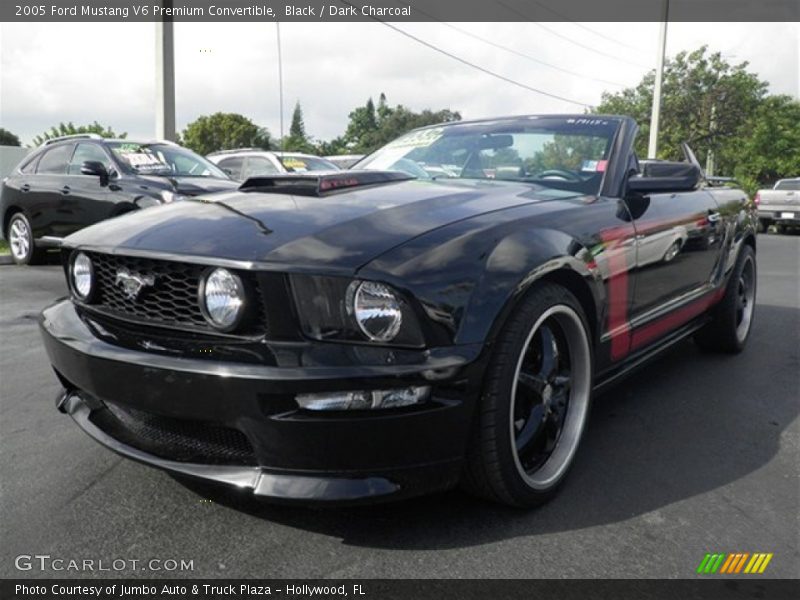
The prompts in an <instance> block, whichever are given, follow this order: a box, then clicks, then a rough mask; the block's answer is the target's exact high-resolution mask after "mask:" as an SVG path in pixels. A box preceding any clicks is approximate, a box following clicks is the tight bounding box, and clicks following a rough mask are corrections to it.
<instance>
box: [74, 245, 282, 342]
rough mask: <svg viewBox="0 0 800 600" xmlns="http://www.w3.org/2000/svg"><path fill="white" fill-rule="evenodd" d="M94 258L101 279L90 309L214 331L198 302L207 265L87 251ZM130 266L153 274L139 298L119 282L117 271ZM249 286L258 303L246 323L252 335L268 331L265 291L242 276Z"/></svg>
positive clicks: (149, 274) (134, 271) (133, 271)
mask: <svg viewBox="0 0 800 600" xmlns="http://www.w3.org/2000/svg"><path fill="white" fill-rule="evenodd" d="M87 254H88V255H89V257H90V258H91V260H92V264H93V266H94V272H95V277H96V282H97V296H96V297H95V298H94V300H93V302H92V304H91V305H90V308H92V309H94V310H100V311H101V312H104V313H107V314H110V315H111V316H118V317H123V318H126V319H129V320H135V321H140V322H145V323H149V324H153V325H156V326H159V325H160V326H166V327H178V328H188V329H196V330H202V331H214V329H213V328H212V327H211V326H210V325H209V324H208V322H207V321H206V320H205V318H204V317H203V313H202V312H201V311H200V306H199V304H198V296H197V292H198V287H199V285H200V279H201V277H202V276H203V272H204V271H205V270H206V268H207V267H205V266H203V265H197V264H191V263H181V262H174V261H167V260H155V259H150V258H142V257H132V256H118V255H114V254H99V253H95V252H92V253H87ZM120 269H127V270H128V271H130V272H131V273H137V274H139V275H144V276H151V277H153V279H154V283H153V285H152V286H146V287H145V288H143V289H142V291H141V292H140V293H139V295H138V296H137V297H136V298H135V299H133V300H132V299H130V298H128V297H127V296H126V295H125V294H123V292H122V290H121V289H120V288H119V287H118V286H117V285H116V278H117V272H118V271H119V270H120ZM240 275H241V274H240ZM242 280H243V282H244V283H245V286H246V287H247V286H248V284H250V285H249V287H250V288H251V289H252V290H253V293H252V294H251V296H252V298H253V300H254V303H253V304H254V306H251V307H250V309H251V313H252V315H251V316H252V317H253V318H251V319H248V320H247V322H246V325H247V328H248V331H247V333H249V334H263V333H266V322H265V316H264V315H265V311H264V308H263V305H262V303H261V294H259V293H257V290H256V287H257V286H255V285H253V283H252V281H250V279H248V277H247V274H245V276H244V277H242Z"/></svg>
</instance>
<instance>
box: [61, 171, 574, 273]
mask: <svg viewBox="0 0 800 600" xmlns="http://www.w3.org/2000/svg"><path fill="white" fill-rule="evenodd" d="M575 195H576V194H574V193H570V192H564V191H558V190H549V189H541V188H535V187H533V186H531V185H523V184H517V183H511V182H488V181H474V180H461V181H457V182H453V181H441V182H438V181H404V182H399V183H391V184H385V185H377V186H370V187H365V188H357V189H353V190H351V191H346V192H337V193H335V194H331V195H328V196H322V197H308V196H299V195H289V194H275V193H263V192H257V191H250V192H241V191H237V192H232V193H227V194H215V195H213V196H210V197H207V198H203V197H201V198H197V199H190V200H185V201H183V202H176V203H173V204H169V205H166V206H160V207H154V208H149V209H145V210H142V211H138V212H135V213H131V214H129V215H126V216H124V217H121V218H118V219H113V220H111V221H107V222H105V223H100V224H98V225H94V226H92V227H89V228H87V229H84V230H82V231H79V232H78V233H76V234H73V235H72V236H70V237H69V238H67V241H66V245H68V246H78V245H81V246H93V247H96V248H111V247H116V248H117V249H118V250H119V251H121V252H124V250H125V249H130V250H134V251H137V252H162V253H171V254H184V255H193V256H199V257H214V258H226V259H233V260H243V261H257V262H270V263H275V264H276V265H285V266H287V267H293V268H305V269H317V268H324V269H325V270H330V269H335V270H342V271H348V272H352V271H354V270H355V269H357V268H358V267H360V266H361V265H364V264H365V263H367V262H369V261H370V260H371V259H373V258H375V257H377V256H379V255H380V254H382V253H384V252H385V251H387V250H389V249H391V248H394V247H395V246H398V245H400V244H402V243H404V242H406V241H408V240H410V239H412V238H414V237H416V236H418V235H421V234H423V233H425V232H428V231H431V230H433V229H436V228H439V227H442V226H445V225H448V224H450V223H454V222H456V221H460V220H462V219H468V218H471V217H474V216H477V215H480V214H483V213H486V212H491V211H496V210H502V209H504V208H510V207H512V206H518V205H521V204H527V203H530V202H538V201H542V200H548V199H561V198H565V197H570V196H575Z"/></svg>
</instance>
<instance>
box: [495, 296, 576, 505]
mask: <svg viewBox="0 0 800 600" xmlns="http://www.w3.org/2000/svg"><path fill="white" fill-rule="evenodd" d="M551 317H556V318H557V319H558V320H559V325H561V328H562V330H563V333H564V336H565V338H566V340H567V345H568V348H569V352H570V360H571V366H572V375H573V381H572V386H571V389H570V398H569V403H568V408H567V414H566V416H565V418H564V423H563V425H562V431H561V434H560V436H559V438H558V440H557V442H556V445H555V448H553V450H552V452H551V453H550V456H549V457H548V458H547V460H546V461H545V462H544V464H543V465H542V466H541V467H539V468H538V469H537V470H536V471H534V472H533V473H528V472H526V471H525V469H524V467H523V466H522V463H521V462H520V459H519V455H518V453H517V449H516V444H515V441H516V440H515V427H514V409H515V405H516V398H517V386H518V384H519V375H520V371H521V369H522V363H523V360H524V358H525V355H526V354H527V351H528V348H529V346H530V343H531V340H532V339H533V336H534V335H535V334H536V332H537V331H538V329H539V327H540V326H541V325H542V324H543V323H544V322H545V321H546V320H547V319H549V318H551ZM591 374H592V367H591V351H590V349H589V340H588V336H587V334H586V330H585V328H584V325H583V321H582V320H581V318H580V317H579V316H578V314H577V313H576V312H575V310H574V309H573V308H571V307H570V306H567V305H566V304H558V305H555V306H552V307H550V308H549V309H547V310H546V311H545V312H544V313H542V315H541V316H540V317H539V318H538V319H537V320H536V323H534V325H533V327H531V330H530V332H529V333H528V336H527V338H526V339H525V343H524V344H523V346H522V350H521V352H520V355H519V358H518V359H517V365H516V368H515V369H514V381H513V383H512V386H511V401H510V411H509V419H508V421H509V435H510V438H509V439H510V444H511V453H512V455H513V457H514V464H515V466H516V468H517V472H518V473H519V475H520V476H521V477H522V479H523V480H524V481H525V483H526V484H527V485H528V486H529V487H531V488H532V489H534V490H546V489H549V488H551V487H552V486H553V485H554V484H556V483H557V482H558V481H559V480H560V479H561V478H562V477H563V475H564V473H565V472H566V470H567V468H568V467H569V465H570V464H571V463H572V459H573V457H574V456H575V452H576V450H577V449H578V443H579V442H580V439H581V436H582V434H583V429H584V427H585V424H586V419H587V416H588V412H589V398H590V396H591V388H592V385H591V379H592V377H591Z"/></svg>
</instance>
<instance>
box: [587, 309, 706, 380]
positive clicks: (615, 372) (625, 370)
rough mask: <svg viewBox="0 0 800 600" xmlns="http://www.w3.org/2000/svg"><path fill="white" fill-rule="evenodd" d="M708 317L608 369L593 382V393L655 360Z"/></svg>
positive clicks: (704, 322)
mask: <svg viewBox="0 0 800 600" xmlns="http://www.w3.org/2000/svg"><path fill="white" fill-rule="evenodd" d="M709 320H710V317H709V316H708V315H703V316H702V317H700V318H698V319H695V320H693V321H691V322H689V323H687V324H686V325H684V326H682V327H680V328H679V329H676V330H675V331H674V332H672V333H671V334H670V335H668V336H667V337H665V338H663V339H661V340H660V341H659V343H658V344H655V345H651V346H648V347H646V348H644V349H643V350H642V351H640V352H636V353H634V354H632V355H631V356H630V357H628V358H627V359H626V360H625V361H624V363H623V364H621V365H619V366H616V367H614V368H612V369H609V370H608V371H606V372H605V373H603V374H602V375H601V376H600V377H599V378H598V379H596V380H595V383H594V391H595V393H600V392H604V391H606V390H608V389H610V388H612V387H614V386H615V385H616V384H618V383H620V382H621V381H622V380H623V379H625V378H626V377H627V376H628V375H630V374H632V373H633V372H634V371H636V370H638V369H639V368H640V367H642V366H644V365H645V364H646V363H649V362H651V361H652V360H654V359H656V358H658V357H659V355H661V354H662V353H663V352H665V351H666V350H668V349H669V348H671V347H672V346H674V345H675V344H677V343H678V342H680V341H681V340H684V339H686V338H687V337H689V336H690V335H692V334H693V333H694V332H695V331H697V330H698V329H700V328H701V327H703V325H705V324H706V323H708V321H709Z"/></svg>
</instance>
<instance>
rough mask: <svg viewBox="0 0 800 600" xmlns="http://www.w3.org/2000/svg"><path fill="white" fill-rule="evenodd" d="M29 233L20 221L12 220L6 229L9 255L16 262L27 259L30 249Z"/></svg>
mask: <svg viewBox="0 0 800 600" xmlns="http://www.w3.org/2000/svg"><path fill="white" fill-rule="evenodd" d="M31 243H32V242H31V232H30V229H29V228H28V225H27V223H25V221H23V220H22V219H13V220H12V221H11V226H10V227H9V228H8V245H9V247H10V249H11V254H12V256H13V257H14V258H16V259H17V260H24V259H25V258H27V256H28V253H29V252H30V248H31Z"/></svg>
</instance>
